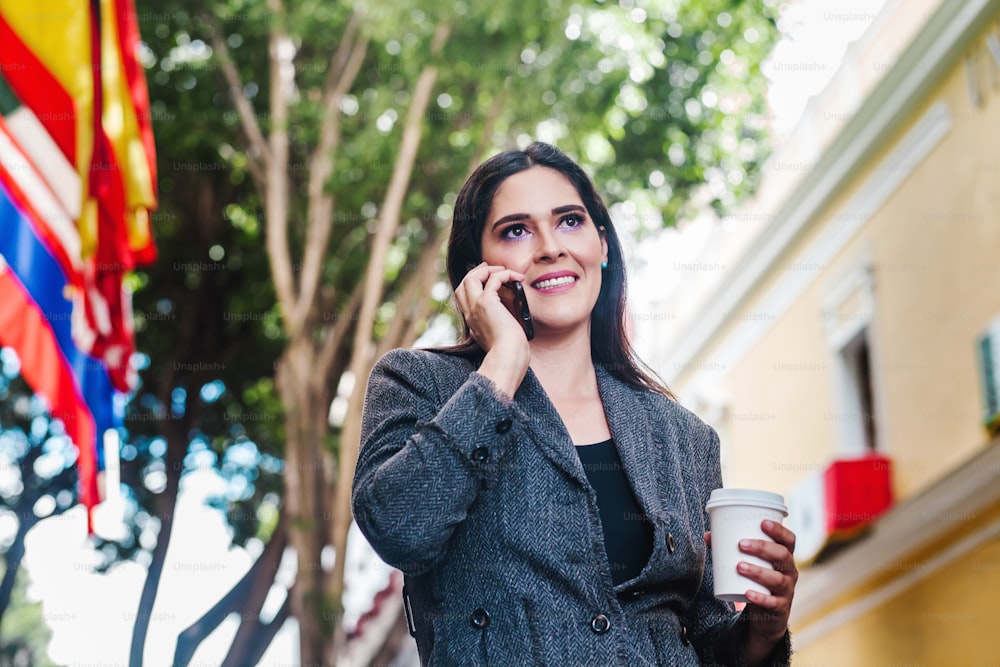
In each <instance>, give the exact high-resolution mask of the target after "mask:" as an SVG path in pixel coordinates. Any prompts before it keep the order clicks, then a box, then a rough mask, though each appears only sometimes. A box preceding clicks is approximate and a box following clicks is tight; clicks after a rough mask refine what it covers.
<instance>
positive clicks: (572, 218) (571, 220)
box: [559, 213, 584, 229]
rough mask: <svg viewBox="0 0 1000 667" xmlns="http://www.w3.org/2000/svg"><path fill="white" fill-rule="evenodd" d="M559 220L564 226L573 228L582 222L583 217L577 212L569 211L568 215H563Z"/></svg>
mask: <svg viewBox="0 0 1000 667" xmlns="http://www.w3.org/2000/svg"><path fill="white" fill-rule="evenodd" d="M559 222H560V224H562V225H563V226H565V227H569V228H570V229H575V228H576V227H579V226H581V225H582V224H583V223H584V218H583V216H582V215H580V214H579V213H570V214H569V215H564V216H563V217H562V218H561V219H560V220H559Z"/></svg>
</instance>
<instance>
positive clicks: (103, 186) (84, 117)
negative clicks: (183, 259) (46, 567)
mask: <svg viewBox="0 0 1000 667" xmlns="http://www.w3.org/2000/svg"><path fill="white" fill-rule="evenodd" d="M136 18H137V17H136V14H135V9H134V6H133V2H132V0H49V1H48V2H45V3H30V2H24V0H0V65H2V67H0V76H3V78H4V80H5V81H6V83H7V85H8V86H9V88H10V89H11V90H12V91H13V93H14V94H15V95H16V96H17V98H18V100H19V101H20V103H21V104H22V105H23V106H22V107H21V108H20V109H18V110H17V111H16V112H15V113H13V114H9V115H8V116H7V120H8V121H9V122H8V123H4V124H0V165H4V166H3V168H2V169H0V185H2V187H0V212H2V214H3V217H2V218H0V225H2V228H0V229H2V232H0V236H2V237H3V238H2V240H0V257H2V265H0V266H2V268H0V289H2V290H3V292H2V294H3V297H4V306H3V311H2V313H0V343H3V344H6V345H11V346H13V347H15V349H18V352H19V353H21V354H22V368H23V372H24V377H25V379H26V380H28V382H29V384H31V386H32V387H33V388H34V389H35V391H37V392H39V393H41V394H44V395H46V397H47V398H48V399H49V401H50V403H51V404H52V409H53V415H56V416H59V417H60V418H61V419H63V420H64V421H65V422H66V424H67V433H69V434H70V435H71V437H72V438H73V440H74V443H75V444H76V445H77V448H78V449H79V451H80V457H79V468H80V474H81V500H82V501H83V502H84V503H85V504H86V505H88V507H89V506H92V505H93V504H95V503H96V502H98V500H99V498H98V494H97V483H96V474H97V471H98V470H99V469H100V467H101V465H102V450H101V446H100V441H101V434H102V433H103V431H104V430H105V429H106V428H108V427H110V426H113V425H114V424H115V418H114V409H113V407H112V406H113V403H114V397H115V392H116V391H118V392H127V391H128V390H129V389H130V388H131V387H132V386H133V379H134V369H133V368H132V366H131V358H132V356H133V353H134V343H133V335H132V321H131V317H132V315H131V298H130V295H129V294H128V293H127V292H126V290H125V289H124V283H123V278H124V277H125V274H126V273H127V272H128V271H130V270H132V269H133V268H135V267H136V266H137V265H139V264H145V263H149V262H152V261H153V260H154V259H155V256H156V247H155V244H154V242H153V236H152V231H151V228H150V211H151V210H153V209H154V208H155V206H156V163H155V153H154V148H153V136H152V124H151V116H150V109H149V99H148V94H147V90H146V83H145V77H144V73H143V70H142V66H141V64H140V63H139V61H138V58H137V49H138V47H139V45H140V42H139V32H138V24H137V21H136ZM15 167H16V168H15ZM6 297H10V298H9V299H7V298H6ZM16 312H21V313H23V316H22V317H20V318H16V317H14V314H15V313H16ZM25 355H27V356H25ZM36 369H44V370H45V372H44V373H39V372H37V370H36Z"/></svg>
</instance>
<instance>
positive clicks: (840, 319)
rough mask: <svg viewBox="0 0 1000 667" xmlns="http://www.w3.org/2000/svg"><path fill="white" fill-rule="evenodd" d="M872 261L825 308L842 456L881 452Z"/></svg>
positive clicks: (840, 286)
mask: <svg viewBox="0 0 1000 667" xmlns="http://www.w3.org/2000/svg"><path fill="white" fill-rule="evenodd" d="M869 265H870V263H869V262H860V263H858V264H857V265H856V267H855V268H854V269H853V270H851V271H850V272H848V274H847V275H846V276H845V277H844V278H843V279H842V280H840V281H838V282H837V283H836V284H835V285H834V286H833V288H832V289H830V290H829V293H828V297H827V299H826V302H825V304H824V307H823V319H824V322H825V324H826V337H827V344H828V346H829V349H830V355H831V357H832V358H833V368H834V373H833V381H834V384H835V386H834V401H835V404H834V405H833V406H831V409H830V410H829V412H828V415H829V416H830V419H829V421H831V422H832V423H834V424H835V425H836V429H837V443H838V451H837V454H838V455H840V456H845V457H853V456H864V455H866V454H872V453H874V452H876V451H878V450H879V449H880V446H879V442H880V438H882V437H884V434H882V433H881V432H880V429H879V420H878V418H877V415H878V414H879V405H878V398H877V396H878V391H877V389H878V386H877V385H878V377H877V374H876V373H875V369H876V368H877V364H876V363H875V359H876V354H875V351H874V350H873V340H874V335H873V330H874V329H873V326H874V325H873V315H874V307H875V298H874V286H873V280H872V272H871V270H870V269H869V268H868V266H869Z"/></svg>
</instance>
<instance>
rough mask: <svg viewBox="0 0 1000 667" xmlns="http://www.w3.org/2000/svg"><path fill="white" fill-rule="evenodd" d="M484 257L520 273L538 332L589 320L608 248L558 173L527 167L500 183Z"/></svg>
mask: <svg viewBox="0 0 1000 667" xmlns="http://www.w3.org/2000/svg"><path fill="white" fill-rule="evenodd" d="M482 254H483V259H484V260H485V261H486V262H488V263H489V264H494V265H501V266H504V267H506V268H508V269H514V270H515V271H520V272H521V273H523V274H524V275H525V276H526V278H525V281H524V291H525V294H526V295H527V298H528V308H529V310H530V311H531V317H532V319H533V320H534V322H535V331H536V335H544V334H545V333H546V332H549V333H557V332H561V331H567V330H570V329H573V328H575V327H578V326H580V325H581V324H588V325H589V323H590V313H591V311H592V310H593V309H594V304H595V303H597V296H598V294H599V293H600V291H601V262H602V261H606V260H607V257H608V246H607V242H606V241H605V238H604V234H603V231H599V230H598V229H597V227H596V225H595V223H594V221H593V220H591V218H590V215H589V214H588V213H587V209H586V207H585V206H584V205H583V200H582V199H581V198H580V195H579V193H578V192H577V191H576V188H575V187H573V184H572V183H571V182H570V181H569V179H567V178H566V177H565V176H563V175H562V174H561V173H560V172H558V171H556V170H554V169H549V168H548V167H531V168H530V169H527V170H525V171H521V172H518V173H516V174H514V175H513V176H510V177H508V178H507V179H506V180H504V181H503V183H501V184H500V187H499V188H498V189H497V191H496V194H495V195H494V197H493V206H492V207H491V209H490V213H489V216H488V217H487V219H486V226H485V227H484V228H483V237H482Z"/></svg>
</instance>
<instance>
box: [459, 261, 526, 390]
mask: <svg viewBox="0 0 1000 667" xmlns="http://www.w3.org/2000/svg"><path fill="white" fill-rule="evenodd" d="M524 279H525V276H524V274H523V273H519V272H517V271H513V270H511V269H508V268H506V267H503V266H496V265H489V264H487V263H486V262H483V263H482V264H480V265H479V266H475V267H472V268H471V269H470V270H469V272H468V273H467V274H466V275H465V278H464V279H463V280H462V282H461V283H459V285H458V287H457V288H456V289H455V299H456V300H457V301H458V306H459V308H460V309H461V310H462V314H463V315H464V316H465V321H466V322H467V323H468V325H469V329H470V330H471V332H472V336H473V338H475V339H476V342H477V343H479V345H480V347H482V348H483V350H485V351H486V357H485V358H484V359H483V363H482V364H481V365H480V367H479V373H480V374H482V375H485V376H486V377H488V378H489V379H490V380H492V381H493V382H494V383H495V384H496V385H497V386H498V387H499V388H500V389H501V390H502V391H504V392H505V393H507V395H508V396H513V395H514V392H516V391H517V388H518V387H519V386H520V385H521V380H523V379H524V374H525V373H526V372H527V370H528V364H529V362H530V361H531V348H530V347H529V345H528V338H527V336H526V335H525V331H524V329H523V328H522V326H521V324H520V323H519V322H518V320H517V319H515V317H514V315H513V314H512V313H511V312H510V311H509V310H508V309H507V307H506V306H504V304H503V302H502V301H501V298H500V288H501V286H502V285H503V284H504V283H508V282H512V281H517V282H520V281H523V280H524Z"/></svg>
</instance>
